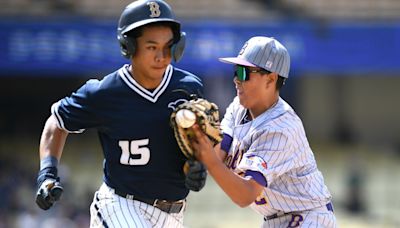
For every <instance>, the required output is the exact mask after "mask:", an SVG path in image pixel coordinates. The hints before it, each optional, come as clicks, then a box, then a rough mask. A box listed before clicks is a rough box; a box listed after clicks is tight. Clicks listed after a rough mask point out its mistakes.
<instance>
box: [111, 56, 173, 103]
mask: <svg viewBox="0 0 400 228" xmlns="http://www.w3.org/2000/svg"><path fill="white" fill-rule="evenodd" d="M129 66H130V65H128V64H125V65H124V66H123V67H122V68H121V69H120V70H119V71H118V74H119V76H120V77H121V78H122V80H123V81H124V82H125V83H126V85H128V86H129V88H131V89H132V90H133V91H135V92H136V93H137V94H139V95H140V96H142V97H143V98H145V99H147V100H149V101H150V102H152V103H156V102H157V100H158V98H159V97H160V96H161V94H163V92H164V91H165V90H166V89H167V87H168V84H169V82H170V81H171V78H172V73H173V67H172V65H171V64H170V65H168V66H167V68H166V70H165V73H164V76H163V79H162V80H161V83H160V85H158V86H157V88H156V89H154V90H153V91H149V90H147V89H146V88H144V87H143V86H141V85H140V84H139V83H138V82H137V81H135V79H134V78H133V77H132V75H131V73H130V72H129Z"/></svg>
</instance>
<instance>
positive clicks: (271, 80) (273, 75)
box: [266, 72, 278, 87]
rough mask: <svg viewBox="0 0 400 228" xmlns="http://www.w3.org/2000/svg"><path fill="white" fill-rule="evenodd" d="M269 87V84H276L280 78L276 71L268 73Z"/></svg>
mask: <svg viewBox="0 0 400 228" xmlns="http://www.w3.org/2000/svg"><path fill="white" fill-rule="evenodd" d="M266 76H267V87H269V86H275V84H276V81H277V80H278V74H277V73H275V72H272V73H270V74H267V75H266Z"/></svg>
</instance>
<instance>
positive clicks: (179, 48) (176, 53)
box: [171, 32, 186, 62]
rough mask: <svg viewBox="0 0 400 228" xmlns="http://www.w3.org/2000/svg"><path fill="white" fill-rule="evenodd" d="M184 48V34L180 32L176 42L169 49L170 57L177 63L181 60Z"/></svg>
mask: <svg viewBox="0 0 400 228" xmlns="http://www.w3.org/2000/svg"><path fill="white" fill-rule="evenodd" d="M185 46H186V33H185V32H181V33H180V38H179V40H178V42H176V43H175V44H174V45H173V46H172V48H171V55H172V58H173V59H174V61H175V62H179V60H180V59H181V58H182V56H183V52H184V51H185Z"/></svg>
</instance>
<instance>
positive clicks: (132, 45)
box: [117, 33, 136, 59]
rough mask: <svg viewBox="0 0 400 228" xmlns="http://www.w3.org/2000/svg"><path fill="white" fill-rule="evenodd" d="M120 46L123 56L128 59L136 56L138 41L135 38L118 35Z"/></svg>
mask: <svg viewBox="0 0 400 228" xmlns="http://www.w3.org/2000/svg"><path fill="white" fill-rule="evenodd" d="M117 38H118V41H119V46H120V47H121V54H122V56H124V57H125V58H127V59H130V58H131V57H132V56H133V55H134V54H135V49H136V41H135V39H134V38H132V37H129V36H127V35H126V34H120V33H119V34H118V36H117Z"/></svg>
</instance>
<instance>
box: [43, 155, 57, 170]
mask: <svg viewBox="0 0 400 228" xmlns="http://www.w3.org/2000/svg"><path fill="white" fill-rule="evenodd" d="M57 165H58V159H57V158H56V157H54V156H51V155H49V156H46V157H45V158H43V159H42V160H40V170H43V169H45V168H48V167H57Z"/></svg>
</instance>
